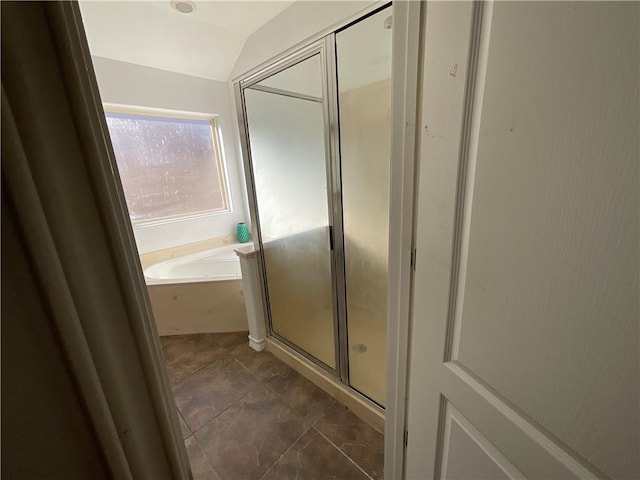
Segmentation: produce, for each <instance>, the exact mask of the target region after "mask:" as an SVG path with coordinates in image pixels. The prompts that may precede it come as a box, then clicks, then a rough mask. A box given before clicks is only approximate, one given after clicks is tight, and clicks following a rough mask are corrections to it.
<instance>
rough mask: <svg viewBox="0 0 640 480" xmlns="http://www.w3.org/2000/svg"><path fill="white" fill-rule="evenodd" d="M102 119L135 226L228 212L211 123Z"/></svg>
mask: <svg viewBox="0 0 640 480" xmlns="http://www.w3.org/2000/svg"><path fill="white" fill-rule="evenodd" d="M106 117H107V125H108V127H109V133H110V134H111V142H112V143H113V150H114V152H115V156H116V162H117V164H118V170H119V171H120V178H121V181H122V186H123V189H124V195H125V198H126V201H127V206H128V207H129V215H130V217H131V221H132V222H133V223H142V222H153V221H158V220H168V219H172V218H181V217H188V216H194V215H199V214H203V213H211V212H223V211H228V209H229V208H228V198H227V192H226V188H225V182H224V173H223V169H222V159H221V152H220V141H219V138H218V129H217V128H216V124H215V120H214V119H199V118H189V117H182V116H180V117H179V118H173V117H169V116H159V115H155V114H138V113H135V114H134V113H117V112H107V113H106Z"/></svg>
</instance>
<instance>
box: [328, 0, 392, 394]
mask: <svg viewBox="0 0 640 480" xmlns="http://www.w3.org/2000/svg"><path fill="white" fill-rule="evenodd" d="M390 15H391V8H386V9H384V10H382V11H380V12H378V13H377V14H375V15H372V16H371V17H368V18H366V19H365V20H362V21H361V22H358V23H356V24H355V25H353V26H351V27H349V28H347V29H346V30H343V31H341V32H340V33H338V34H337V35H336V45H337V46H336V51H337V57H338V92H339V97H338V100H339V112H340V153H341V164H342V201H343V221H344V246H345V273H346V287H347V292H346V294H347V328H348V343H349V381H350V384H351V386H352V387H354V388H355V389H357V390H359V391H360V392H362V393H364V394H365V395H367V396H368V397H370V398H371V399H373V400H375V401H376V402H377V403H379V404H381V405H383V404H384V399H385V379H386V371H385V365H386V330H387V323H386V318H387V275H388V237H389V168H390V140H391V92H390V87H391V31H390V30H386V29H385V28H384V27H383V25H384V21H385V19H387V18H388V17H389V16H390Z"/></svg>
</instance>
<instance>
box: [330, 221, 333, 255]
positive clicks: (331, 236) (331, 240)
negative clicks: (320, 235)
mask: <svg viewBox="0 0 640 480" xmlns="http://www.w3.org/2000/svg"><path fill="white" fill-rule="evenodd" d="M329 249H330V250H333V225H329Z"/></svg>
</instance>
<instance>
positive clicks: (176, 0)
mask: <svg viewBox="0 0 640 480" xmlns="http://www.w3.org/2000/svg"><path fill="white" fill-rule="evenodd" d="M171 8H173V9H174V10H177V11H178V12H180V13H191V12H193V11H195V9H196V4H195V3H193V2H192V1H191V0H171Z"/></svg>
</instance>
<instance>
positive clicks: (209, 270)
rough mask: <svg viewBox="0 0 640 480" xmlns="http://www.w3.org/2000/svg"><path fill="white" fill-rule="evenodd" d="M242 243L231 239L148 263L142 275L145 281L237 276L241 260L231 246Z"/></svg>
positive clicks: (235, 277)
mask: <svg viewBox="0 0 640 480" xmlns="http://www.w3.org/2000/svg"><path fill="white" fill-rule="evenodd" d="M242 245H243V244H241V243H233V244H231V245H225V246H223V247H218V248H214V249H211V250H204V251H202V252H196V253H191V254H189V255H184V256H182V257H176V258H171V259H169V260H165V261H162V262H159V263H156V264H153V265H149V266H148V267H147V268H145V269H144V278H145V280H146V282H147V285H163V284H167V283H193V282H216V281H220V280H240V279H242V275H241V274H240V261H239V260H238V256H237V255H236V254H235V252H234V249H236V248H238V247H240V246H242Z"/></svg>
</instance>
